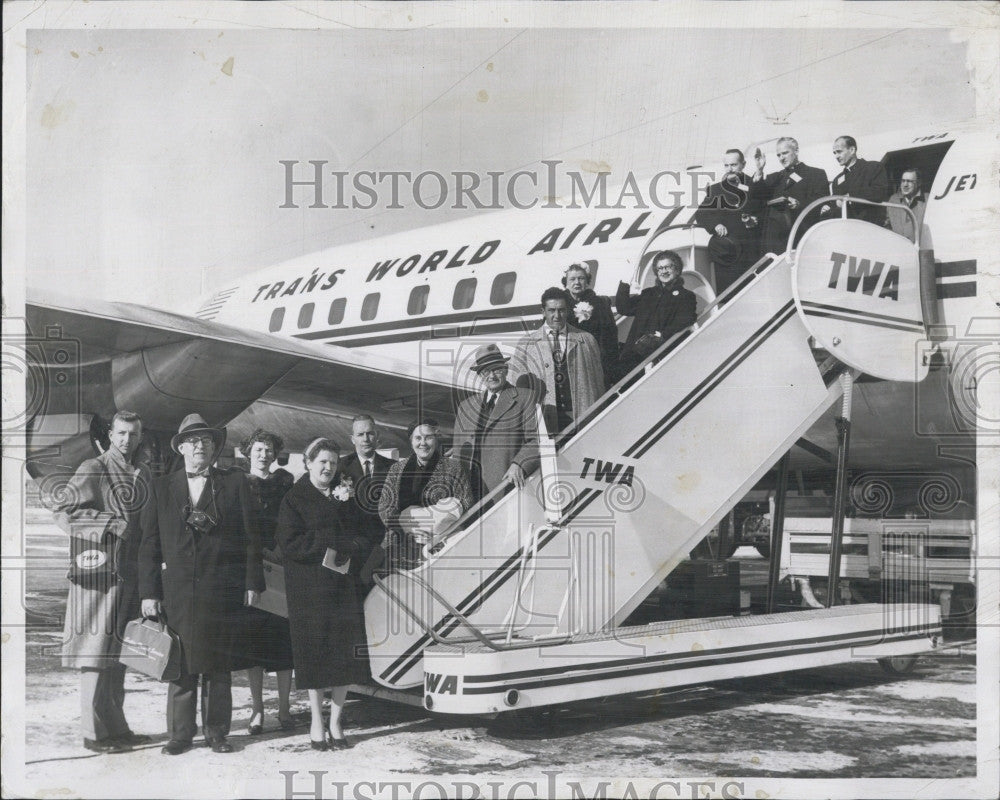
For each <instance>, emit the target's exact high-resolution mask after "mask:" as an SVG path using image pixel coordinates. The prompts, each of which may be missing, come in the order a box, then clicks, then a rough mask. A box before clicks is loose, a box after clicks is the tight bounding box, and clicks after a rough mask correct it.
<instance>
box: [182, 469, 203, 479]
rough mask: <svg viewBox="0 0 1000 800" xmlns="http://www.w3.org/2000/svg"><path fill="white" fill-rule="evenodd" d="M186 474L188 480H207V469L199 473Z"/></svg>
mask: <svg viewBox="0 0 1000 800" xmlns="http://www.w3.org/2000/svg"><path fill="white" fill-rule="evenodd" d="M186 474H187V476H188V478H189V479H190V478H207V477H208V469H207V468H206V469H203V470H201V471H199V472H188V473H186Z"/></svg>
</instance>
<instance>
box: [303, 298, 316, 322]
mask: <svg viewBox="0 0 1000 800" xmlns="http://www.w3.org/2000/svg"><path fill="white" fill-rule="evenodd" d="M315 310H316V304H315V303H306V304H305V305H304V306H302V308H300V309H299V327H300V328H308V327H309V326H310V325H312V321H313V311H315Z"/></svg>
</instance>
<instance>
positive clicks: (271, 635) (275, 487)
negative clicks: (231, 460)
mask: <svg viewBox="0 0 1000 800" xmlns="http://www.w3.org/2000/svg"><path fill="white" fill-rule="evenodd" d="M293 483H295V478H294V477H292V473H290V472H288V471H287V470H284V469H280V468H279V469H276V470H274V472H271V473H270V474H268V476H267V477H266V478H258V477H257V476H256V475H253V474H250V475H248V476H247V488H248V489H249V492H248V496H249V498H250V516H251V517H252V518H253V520H254V522H255V524H256V526H257V530H258V532H259V534H260V546H261V553H262V554H263V555H264V556H265V557H266V558H269V559H272V560H278V561H280V560H281V550H280V549H279V548H278V546H277V543H276V542H275V538H274V531H275V528H276V527H277V525H278V509H279V508H281V500H282V498H284V496H285V493H286V492H288V490H289V489H291V488H292V484H293ZM247 623H248V627H247V634H246V640H247V656H248V658H249V662H250V663H251V664H252V665H254V666H260V667H263V668H264V669H265V670H266V671H268V672H280V671H282V670H289V669H291V668H292V640H291V634H290V633H289V630H288V620H287V619H285V618H284V617H279V616H278V615H277V614H271V613H269V612H267V611H263V610H262V609H259V608H248V609H247Z"/></svg>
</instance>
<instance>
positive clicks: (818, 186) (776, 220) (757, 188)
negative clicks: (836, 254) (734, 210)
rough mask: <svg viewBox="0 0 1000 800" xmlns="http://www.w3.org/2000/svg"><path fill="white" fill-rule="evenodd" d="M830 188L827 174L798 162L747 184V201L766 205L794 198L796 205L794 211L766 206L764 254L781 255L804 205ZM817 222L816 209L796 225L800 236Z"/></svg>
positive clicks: (817, 168) (782, 206)
mask: <svg viewBox="0 0 1000 800" xmlns="http://www.w3.org/2000/svg"><path fill="white" fill-rule="evenodd" d="M829 192H830V185H829V183H828V181H827V178H826V173H825V172H824V171H823V170H821V169H820V168H819V167H810V166H808V165H806V164H803V163H802V162H801V161H799V162H797V163H796V164H795V166H793V167H791V168H790V169H783V170H780V171H778V172H772V173H771V174H770V175H768V176H767V177H765V178H762V179H761V180H759V181H753V182H752V183H751V184H750V199H751V200H752V201H753V202H757V203H762V204H767V203H769V202H770V201H772V200H775V199H777V198H780V197H794V198H795V199H796V200H797V201H798V203H799V205H798V208H797V209H796V210H795V211H791V210H789V208H788V206H787V205H785V204H782V203H778V204H773V205H768V206H767V211H766V212H765V214H764V232H763V240H764V241H763V249H764V252H765V253H768V252H769V253H779V254H780V253H784V252H785V251H786V250H787V249H788V234H789V233H791V231H792V225H793V224H794V223H795V221H796V219H797V218H798V217H799V215H800V214H801V213H802V211H803V210H804V209H805V207H806V206H807V205H809V204H810V203H811V202H813V201H814V200H819V199H820V198H821V197H823V196H825V195H827V194H829ZM819 219H820V215H819V209H818V208H816V209H813V210H812V211H810V212H809V214H808V216H807V217H806V219H804V220H803V221H802V224H801V225H799V232H798V235H799V237H801V236H802V234H803V233H805V232H806V230H807V229H808V228H809V226H810V225H814V224H815V223H816V222H817V221H818V220H819Z"/></svg>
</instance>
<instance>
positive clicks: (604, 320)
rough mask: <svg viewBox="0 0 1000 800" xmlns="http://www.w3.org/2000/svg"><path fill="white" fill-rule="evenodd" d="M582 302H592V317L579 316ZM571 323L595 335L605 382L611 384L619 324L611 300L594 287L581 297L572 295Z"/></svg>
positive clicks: (581, 294)
mask: <svg viewBox="0 0 1000 800" xmlns="http://www.w3.org/2000/svg"><path fill="white" fill-rule="evenodd" d="M580 302H584V303H590V305H591V306H593V308H594V313H593V314H592V315H591V317H590V319H586V320H580V319H578V318H577V315H576V305H577V303H580ZM569 324H570V325H573V326H574V327H577V328H579V329H580V330H581V331H583V332H584V333H589V334H590V335H591V336H593V337H594V341H596V342H597V347H598V349H599V350H600V351H601V369H603V370H604V383H605V385H606V386H609V385H610V384H611V376H612V375H613V374H614V368H615V364H616V363H617V362H618V326H617V325H616V324H615V315H614V312H613V311H612V310H611V301H610V300H609V299H608V298H607V297H602V296H601V295H599V294H597V292H595V291H594V290H593V289H584V290H583V292H581V293H580V297H579V298H573V296H572V295H570V303H569Z"/></svg>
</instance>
